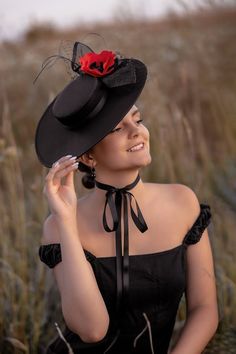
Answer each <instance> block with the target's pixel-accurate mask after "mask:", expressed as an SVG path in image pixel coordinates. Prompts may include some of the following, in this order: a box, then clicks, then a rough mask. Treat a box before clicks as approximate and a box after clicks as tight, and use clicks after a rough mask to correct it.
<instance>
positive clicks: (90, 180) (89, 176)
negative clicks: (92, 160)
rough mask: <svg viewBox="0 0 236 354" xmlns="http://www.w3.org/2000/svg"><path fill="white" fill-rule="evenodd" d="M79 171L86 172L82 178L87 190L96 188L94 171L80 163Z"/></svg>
mask: <svg viewBox="0 0 236 354" xmlns="http://www.w3.org/2000/svg"><path fill="white" fill-rule="evenodd" d="M78 170H80V171H81V172H85V175H84V176H83V177H82V184H83V186H84V187H85V188H88V189H92V188H94V187H95V174H94V173H93V171H92V169H91V168H90V167H88V166H87V165H85V164H84V163H83V162H79V165H78Z"/></svg>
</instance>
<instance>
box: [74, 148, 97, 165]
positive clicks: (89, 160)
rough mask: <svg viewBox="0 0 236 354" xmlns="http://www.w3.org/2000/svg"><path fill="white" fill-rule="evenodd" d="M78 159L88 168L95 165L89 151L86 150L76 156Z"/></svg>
mask: <svg viewBox="0 0 236 354" xmlns="http://www.w3.org/2000/svg"><path fill="white" fill-rule="evenodd" d="M78 160H79V161H81V162H82V163H84V164H85V165H87V166H88V167H90V168H93V167H95V166H96V164H97V163H96V161H95V159H94V158H93V156H92V154H91V153H90V152H86V153H84V154H83V155H81V156H80V157H79V158H78Z"/></svg>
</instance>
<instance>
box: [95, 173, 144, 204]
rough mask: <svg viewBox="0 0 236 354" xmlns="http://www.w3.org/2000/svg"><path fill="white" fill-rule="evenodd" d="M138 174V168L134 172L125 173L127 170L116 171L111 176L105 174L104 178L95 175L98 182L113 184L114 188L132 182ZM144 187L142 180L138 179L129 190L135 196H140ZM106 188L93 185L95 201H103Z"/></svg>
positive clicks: (122, 186)
mask: <svg viewBox="0 0 236 354" xmlns="http://www.w3.org/2000/svg"><path fill="white" fill-rule="evenodd" d="M137 175H138V170H136V171H135V172H134V171H133V172H132V173H127V172H125V173H124V172H123V173H120V172H116V173H115V174H114V175H113V176H111V175H109V176H108V175H105V176H104V178H101V176H100V178H99V176H97V177H96V180H97V181H98V182H100V183H104V184H108V185H110V186H113V187H115V188H124V187H126V186H127V185H129V184H131V183H133V182H134V181H135V179H136V177H137ZM143 189H144V184H143V182H142V180H141V179H140V180H139V182H138V183H137V184H136V185H135V187H133V188H132V189H131V190H130V192H131V193H132V194H133V195H134V196H135V197H137V198H140V197H141V195H142V193H143ZM105 194H106V190H103V189H100V188H98V187H97V186H95V188H94V191H93V197H94V198H95V200H97V201H103V200H104V198H105Z"/></svg>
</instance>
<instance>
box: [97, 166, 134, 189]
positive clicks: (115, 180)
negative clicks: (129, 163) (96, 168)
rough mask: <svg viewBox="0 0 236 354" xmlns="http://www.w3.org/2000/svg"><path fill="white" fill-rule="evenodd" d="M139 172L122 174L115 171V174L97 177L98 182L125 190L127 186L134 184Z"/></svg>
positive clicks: (98, 175)
mask: <svg viewBox="0 0 236 354" xmlns="http://www.w3.org/2000/svg"><path fill="white" fill-rule="evenodd" d="M138 173H139V171H138V170H135V171H130V172H127V171H125V173H124V172H122V171H121V172H120V171H115V172H114V173H111V174H103V175H100V174H97V176H96V181H98V182H100V183H104V184H108V185H110V186H113V187H115V188H123V187H125V186H127V185H128V184H130V183H132V182H134V180H135V179H136V177H137V175H138Z"/></svg>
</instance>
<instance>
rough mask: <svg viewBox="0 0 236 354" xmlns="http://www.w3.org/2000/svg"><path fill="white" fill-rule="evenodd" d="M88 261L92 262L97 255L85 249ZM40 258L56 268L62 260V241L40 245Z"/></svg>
mask: <svg viewBox="0 0 236 354" xmlns="http://www.w3.org/2000/svg"><path fill="white" fill-rule="evenodd" d="M84 253H85V256H86V259H87V261H89V262H90V263H92V262H93V261H94V260H95V259H96V257H95V256H94V255H93V254H92V253H90V252H88V251H86V250H84ZM39 258H40V260H41V261H42V262H43V263H45V264H46V265H47V266H48V267H49V268H54V267H55V266H56V265H57V264H58V263H60V262H61V261H62V257H61V245H60V243H50V244H48V245H41V246H40V247H39Z"/></svg>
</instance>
